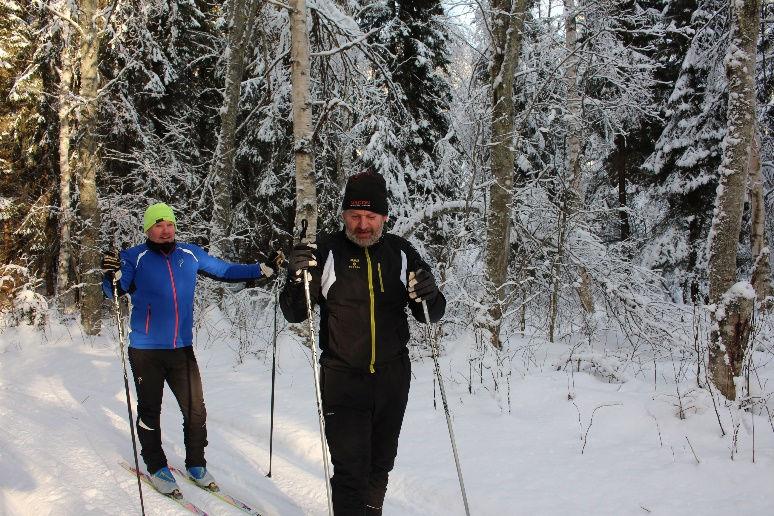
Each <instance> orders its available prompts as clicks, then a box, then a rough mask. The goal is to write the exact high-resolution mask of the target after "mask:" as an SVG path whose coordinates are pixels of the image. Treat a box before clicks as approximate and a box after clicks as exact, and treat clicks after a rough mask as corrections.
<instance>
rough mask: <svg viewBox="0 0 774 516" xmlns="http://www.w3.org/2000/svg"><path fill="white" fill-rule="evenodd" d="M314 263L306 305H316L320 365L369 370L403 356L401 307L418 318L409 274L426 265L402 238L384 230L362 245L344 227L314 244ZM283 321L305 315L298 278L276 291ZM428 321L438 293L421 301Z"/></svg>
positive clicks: (439, 301)
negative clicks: (318, 320)
mask: <svg viewBox="0 0 774 516" xmlns="http://www.w3.org/2000/svg"><path fill="white" fill-rule="evenodd" d="M315 255H316V257H317V266H316V267H314V268H312V269H310V272H311V273H312V281H311V283H310V285H309V286H310V292H309V293H310V296H311V300H312V304H313V305H314V304H315V303H316V304H318V305H319V306H320V348H321V349H322V353H321V356H320V363H321V364H323V365H325V366H327V367H332V368H335V369H359V370H364V371H368V372H371V373H373V372H375V370H376V369H378V368H379V366H380V365H382V364H386V363H388V362H391V361H393V360H396V359H398V358H400V357H402V356H403V355H406V354H408V349H407V348H406V344H407V343H408V340H409V328H408V316H407V313H406V306H407V305H408V306H409V307H410V310H411V313H412V314H413V315H414V317H415V318H416V319H417V320H418V321H421V322H424V320H425V317H424V312H423V310H422V304H421V303H417V302H416V301H414V300H412V299H410V298H409V296H408V290H407V285H408V276H409V272H412V271H417V270H418V269H425V270H426V271H428V272H430V267H429V266H428V265H427V263H425V262H424V260H422V258H420V256H419V253H418V252H417V251H416V249H414V247H413V246H412V245H411V244H410V243H409V242H408V241H407V240H406V239H404V238H401V237H399V236H396V235H391V234H389V233H386V234H384V235H383V236H382V238H381V239H380V240H379V241H378V242H377V243H375V244H374V245H372V246H370V247H367V248H363V247H360V246H358V245H357V244H354V243H353V242H351V241H350V240H349V239H348V238H347V236H346V234H345V233H344V231H343V230H342V231H339V232H338V233H335V234H333V235H332V236H330V237H329V238H326V239H324V240H321V241H318V242H317V250H316V251H315ZM280 307H281V308H282V313H283V315H284V316H285V319H287V320H288V322H292V323H298V322H302V321H305V320H306V318H307V309H306V295H305V293H304V284H303V282H299V283H294V282H292V281H291V279H290V278H289V279H288V282H287V283H286V285H285V288H284V289H283V291H282V293H281V294H280ZM427 308H428V312H429V315H430V320H431V321H432V322H435V321H438V320H440V318H441V317H442V316H443V314H444V311H445V310H446V299H445V298H444V297H443V294H441V293H440V292H439V294H438V296H437V297H436V298H435V300H434V301H433V302H432V303H428V304H427Z"/></svg>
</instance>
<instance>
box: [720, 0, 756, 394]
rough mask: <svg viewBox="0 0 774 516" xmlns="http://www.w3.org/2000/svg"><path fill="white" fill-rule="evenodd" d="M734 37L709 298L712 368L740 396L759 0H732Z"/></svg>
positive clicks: (747, 306) (749, 293) (724, 388)
mask: <svg viewBox="0 0 774 516" xmlns="http://www.w3.org/2000/svg"><path fill="white" fill-rule="evenodd" d="M730 10H731V37H730V39H729V43H728V50H727V52H726V58H725V62H724V64H725V68H726V77H727V79H728V91H729V95H728V108H727V114H728V128H727V131H726V135H725V137H724V139H723V145H722V148H723V157H722V162H721V165H720V169H719V175H720V178H719V184H718V188H717V195H716V200H715V211H714V214H713V219H712V229H711V232H710V238H709V243H708V250H709V266H708V272H709V299H710V303H711V304H713V305H714V312H713V327H712V330H711V334H710V343H709V371H710V375H711V378H712V381H713V383H714V384H715V385H716V386H717V388H718V390H719V391H720V393H721V394H723V396H725V397H726V398H728V399H730V400H733V399H735V398H736V386H735V384H734V378H735V377H737V376H739V375H740V374H741V370H742V363H743V361H744V356H745V352H746V349H747V341H748V338H749V331H750V316H751V314H752V310H753V303H754V298H755V293H754V290H753V289H752V286H751V285H750V284H749V283H748V282H743V281H741V282H737V281H736V258H737V246H738V242H739V233H740V231H741V225H742V211H743V209H744V200H745V192H746V186H747V178H748V167H749V164H750V158H751V151H752V150H753V148H754V139H755V122H756V116H755V112H756V108H755V104H756V100H755V97H756V91H755V55H756V44H757V41H758V25H759V21H760V20H759V2H758V0H738V1H736V0H735V1H732V2H730Z"/></svg>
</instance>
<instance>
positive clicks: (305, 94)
mask: <svg viewBox="0 0 774 516" xmlns="http://www.w3.org/2000/svg"><path fill="white" fill-rule="evenodd" d="M290 5H291V7H292V8H293V10H292V12H291V15H290V61H291V64H290V66H291V70H290V75H291V84H292V90H291V92H292V93H291V98H292V111H293V141H294V145H293V153H294V156H295V164H296V219H295V220H296V225H298V224H300V223H301V221H304V220H305V221H306V223H307V229H306V241H309V242H312V241H314V239H315V236H316V234H317V189H316V185H315V175H314V151H313V148H312V103H311V101H310V89H309V82H310V73H311V61H310V56H309V32H308V28H307V21H306V18H307V13H306V1H305V0H294V1H293V2H291V3H290Z"/></svg>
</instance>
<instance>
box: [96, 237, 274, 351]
mask: <svg viewBox="0 0 774 516" xmlns="http://www.w3.org/2000/svg"><path fill="white" fill-rule="evenodd" d="M120 257H121V279H120V281H119V285H118V286H119V288H120V289H121V291H122V292H127V293H128V294H129V296H130V298H131V304H132V311H131V319H130V324H129V326H130V332H129V346H130V347H134V348H142V349H173V348H179V347H183V346H190V345H191V344H192V343H193V305H194V290H195V288H196V276H197V273H202V274H205V275H207V276H210V277H213V278H215V279H220V280H223V281H246V280H249V279H255V278H259V277H260V276H261V266H260V264H258V263H254V264H249V265H248V264H236V263H228V262H225V261H223V260H220V259H218V258H215V257H214V256H210V255H209V254H207V252H206V251H204V249H202V248H201V247H199V246H196V245H194V244H187V243H182V242H178V243H176V245H175V246H174V247H173V248H172V250H171V251H169V253H165V252H163V251H162V250H161V249H160V248H159V246H157V245H154V244H153V243H152V242H150V241H148V242H146V243H144V244H141V245H138V246H135V247H131V248H129V249H126V250H125V251H121V253H120ZM102 290H103V291H104V292H105V294H106V295H107V296H108V297H109V298H112V297H113V285H112V283H111V281H110V279H109V278H105V279H104V280H103V282H102Z"/></svg>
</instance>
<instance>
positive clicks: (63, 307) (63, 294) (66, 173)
mask: <svg viewBox="0 0 774 516" xmlns="http://www.w3.org/2000/svg"><path fill="white" fill-rule="evenodd" d="M70 33H71V28H70V25H69V24H67V23H64V24H62V53H61V71H60V74H59V110H58V117H59V255H58V256H57V271H56V299H57V305H58V307H59V311H60V313H61V314H63V315H69V314H71V313H73V312H74V311H75V308H76V305H75V292H74V291H73V290H72V289H71V287H72V283H71V277H70V263H71V260H72V253H73V247H72V242H71V241H70V238H71V231H72V224H73V219H74V217H73V209H72V196H71V192H70V185H71V183H72V179H73V178H72V170H71V168H70V138H71V132H72V127H71V125H70V117H71V116H72V106H73V104H72V99H71V97H72V91H73V89H72V88H73V68H72V67H73V60H72V53H71V52H72V49H71V47H70V45H71V38H70Z"/></svg>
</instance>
